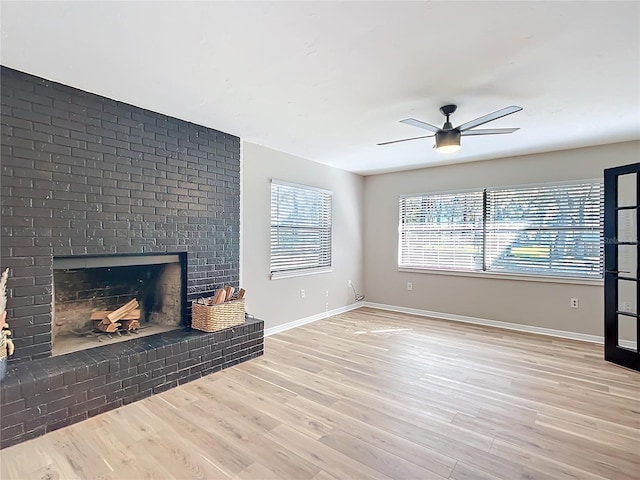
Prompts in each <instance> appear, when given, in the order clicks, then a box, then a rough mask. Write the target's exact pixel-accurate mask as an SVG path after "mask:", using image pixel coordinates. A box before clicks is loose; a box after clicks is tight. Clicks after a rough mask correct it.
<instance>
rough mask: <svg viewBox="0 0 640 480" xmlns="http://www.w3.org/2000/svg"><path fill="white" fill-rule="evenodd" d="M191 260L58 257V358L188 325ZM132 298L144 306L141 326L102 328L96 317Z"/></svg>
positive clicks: (183, 256) (55, 327)
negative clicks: (105, 344)
mask: <svg viewBox="0 0 640 480" xmlns="http://www.w3.org/2000/svg"><path fill="white" fill-rule="evenodd" d="M186 260H187V254H186V252H181V253H176V254H153V255H104V256H90V257H86V256H81V257H56V258H54V259H53V293H54V294H53V309H52V313H53V349H52V354H53V355H54V356H55V355H62V354H65V353H70V352H74V351H78V350H83V349H86V348H93V347H96V346H100V345H101V344H103V343H111V342H120V341H125V340H128V339H131V338H135V337H136V336H147V335H153V334H155V333H161V332H166V331H170V330H173V329H177V328H180V327H181V326H184V317H185V315H184V313H185V303H186ZM131 300H135V301H137V302H138V304H139V309H137V310H136V311H137V312H138V316H137V322H138V323H139V327H136V328H135V329H132V330H127V329H123V328H120V329H116V328H115V326H116V325H117V326H122V325H123V324H124V322H122V323H117V322H114V330H115V331H113V332H101V331H100V330H99V329H97V328H96V323H95V322H94V321H93V319H95V318H97V317H96V314H97V315H98V316H99V315H100V314H101V312H109V311H114V310H117V309H118V308H120V307H122V306H123V305H125V304H126V303H127V302H130V301H131ZM102 315H103V316H104V313H102ZM138 323H137V324H138ZM137 324H136V325H137Z"/></svg>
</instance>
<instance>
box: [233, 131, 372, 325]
mask: <svg viewBox="0 0 640 480" xmlns="http://www.w3.org/2000/svg"><path fill="white" fill-rule="evenodd" d="M272 178H274V179H278V180H285V181H288V182H294V183H300V184H304V185H311V186H314V187H320V188H325V189H327V190H332V191H333V272H331V273H321V274H316V275H307V276H300V277H293V278H282V279H278V280H270V279H269V258H270V245H269V235H270V201H271V195H270V192H271V190H270V189H271V183H270V182H271V179H272ZM363 185H364V181H363V177H361V176H359V175H355V174H353V173H349V172H345V171H343V170H339V169H336V168H332V167H329V166H326V165H322V164H319V163H316V162H312V161H309V160H306V159H303V158H299V157H294V156H292V155H289V154H286V153H282V152H278V151H275V150H272V149H269V148H266V147H262V146H259V145H255V144H252V143H248V142H243V143H242V184H241V189H242V204H241V219H240V230H241V254H240V283H241V286H242V287H243V288H245V289H246V291H247V297H246V298H247V300H246V308H247V312H248V313H251V314H252V315H255V316H256V317H257V318H260V319H262V320H264V322H265V329H267V328H273V327H276V326H278V325H282V324H284V323H288V322H292V321H297V320H301V319H304V318H308V317H312V316H315V315H320V314H323V313H325V312H327V311H329V310H334V309H338V308H341V307H345V306H348V305H351V304H352V303H354V298H353V292H352V290H351V289H350V288H348V281H349V280H352V281H353V282H354V284H355V285H356V287H358V289H360V290H361V289H362V288H363V283H364V282H363V279H362V272H363V265H362V259H363V255H362V247H363V239H362V235H363V228H364V221H363ZM300 289H304V290H305V298H304V299H303V298H300ZM327 292H329V296H327Z"/></svg>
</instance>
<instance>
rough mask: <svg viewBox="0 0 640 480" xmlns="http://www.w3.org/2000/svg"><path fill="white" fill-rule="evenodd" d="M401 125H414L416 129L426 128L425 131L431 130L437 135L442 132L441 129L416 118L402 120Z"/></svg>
mask: <svg viewBox="0 0 640 480" xmlns="http://www.w3.org/2000/svg"><path fill="white" fill-rule="evenodd" d="M400 123H406V124H407V125H413V126H414V127H418V128H424V129H425V130H429V131H430V132H433V133H436V132H438V131H439V130H440V128H439V127H436V126H434V125H431V124H430V123H425V122H421V121H420V120H416V119H415V118H405V119H404V120H400Z"/></svg>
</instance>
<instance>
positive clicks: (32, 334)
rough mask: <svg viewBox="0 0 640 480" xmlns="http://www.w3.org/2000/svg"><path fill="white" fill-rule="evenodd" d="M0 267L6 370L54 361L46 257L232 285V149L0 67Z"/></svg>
mask: <svg viewBox="0 0 640 480" xmlns="http://www.w3.org/2000/svg"><path fill="white" fill-rule="evenodd" d="M1 80H2V91H1V93H2V119H1V123H2V172H1V177H0V180H1V195H2V216H1V218H0V222H1V224H2V238H1V250H0V254H1V261H0V266H1V267H3V268H5V267H11V278H10V279H9V282H8V286H9V295H10V298H9V301H8V304H7V307H8V308H7V311H8V320H9V324H10V326H11V329H12V330H13V335H14V338H15V344H16V354H15V359H16V360H18V359H29V358H39V357H46V356H48V355H50V352H51V291H52V257H53V256H68V255H103V254H131V253H152V252H187V253H188V272H187V289H188V292H187V294H188V298H189V299H194V298H196V297H198V296H201V295H207V294H209V293H211V292H212V291H213V290H214V289H215V288H217V287H220V286H222V285H223V284H224V283H228V284H231V285H237V283H238V278H239V254H240V248H239V239H240V225H239V221H240V139H239V138H238V137H236V136H233V135H229V134H226V133H222V132H218V131H216V130H213V129H211V128H206V127H202V126H199V125H195V124H193V123H189V122H185V121H183V120H179V119H176V118H172V117H167V116H165V115H161V114H159V113H155V112H151V111H148V110H144V109H141V108H137V107H134V106H132V105H128V104H125V103H122V102H117V101H115V100H110V99H108V98H104V97H100V96H98V95H93V94H90V93H87V92H83V91H81V90H77V89H75V88H72V87H69V86H66V85H61V84H58V83H55V82H50V81H47V80H44V79H42V78H38V77H34V76H32V75H27V74H24V73H21V72H17V71H15V70H11V69H8V68H4V67H2V71H1Z"/></svg>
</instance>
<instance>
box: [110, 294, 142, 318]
mask: <svg viewBox="0 0 640 480" xmlns="http://www.w3.org/2000/svg"><path fill="white" fill-rule="evenodd" d="M139 306H140V305H139V304H138V300H136V299H135V298H134V299H133V300H131V301H130V302H127V303H125V304H124V305H123V306H121V307H120V308H118V309H117V310H114V311H113V312H111V313H110V314H108V315H107V317H106V318H107V320H109V321H110V322H111V323H115V322H117V321H118V320H120V319H121V318H123V317H124V316H125V315H126V314H127V313H129V312H130V311H131V310H135V309H136V308H138V307H139Z"/></svg>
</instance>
